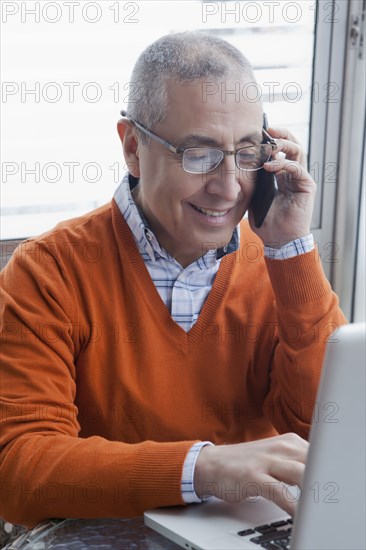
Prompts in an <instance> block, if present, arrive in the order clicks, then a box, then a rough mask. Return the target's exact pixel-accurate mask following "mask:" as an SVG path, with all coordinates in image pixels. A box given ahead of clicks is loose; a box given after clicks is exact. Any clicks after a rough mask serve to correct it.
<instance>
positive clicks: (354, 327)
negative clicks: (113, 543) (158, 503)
mask: <svg viewBox="0 0 366 550" xmlns="http://www.w3.org/2000/svg"><path fill="white" fill-rule="evenodd" d="M365 330H366V325H365V323H355V324H349V325H344V326H342V327H340V328H339V329H338V330H337V331H336V332H335V333H333V335H332V336H331V337H330V338H329V340H328V343H327V349H326V354H325V360H324V367H323V370H322V375H321V381H320V385H319V389H318V394H317V399H316V405H315V408H314V413H313V422H312V428H311V432H310V448H309V454H308V459H307V463H306V468H305V476H304V480H303V485H302V489H301V492H300V489H299V488H298V487H291V488H290V487H285V488H284V490H286V491H288V498H293V499H298V503H297V511H296V517H295V518H294V520H292V518H290V517H289V516H288V514H286V512H284V511H283V510H281V509H280V508H279V507H278V506H277V505H276V504H274V503H273V502H271V501H269V500H265V499H263V498H261V497H252V498H250V499H248V500H246V501H244V502H242V503H240V504H228V503H226V502H222V501H220V500H218V499H216V498H212V499H210V500H209V501H208V502H205V503H202V504H191V505H188V506H182V507H180V506H176V507H172V508H159V509H155V510H149V511H147V512H145V514H144V518H145V524H146V525H147V526H149V527H151V528H152V529H154V530H155V531H158V532H159V533H161V534H162V535H164V536H165V537H167V538H168V539H170V540H172V541H174V542H175V543H177V544H178V545H180V546H181V547H182V548H185V549H186V550H187V549H188V550H232V549H233V550H234V549H237V550H240V549H242V550H243V549H247V550H249V549H251V550H254V549H255V548H257V549H258V550H261V549H262V548H267V549H272V550H276V549H277V550H279V549H281V548H282V549H291V550H350V549H352V550H365V548H366V533H365V518H366V506H365V501H366V498H365V492H366V479H365V470H366V467H365V465H366V456H365V433H366V430H365V428H366V426H365V414H366V411H365V402H366V395H365V394H366V392H365V382H366V380H365V370H366V367H365V340H366V332H365Z"/></svg>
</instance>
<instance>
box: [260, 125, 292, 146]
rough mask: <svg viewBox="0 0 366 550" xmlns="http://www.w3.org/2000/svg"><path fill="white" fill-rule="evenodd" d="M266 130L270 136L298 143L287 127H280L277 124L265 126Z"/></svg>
mask: <svg viewBox="0 0 366 550" xmlns="http://www.w3.org/2000/svg"><path fill="white" fill-rule="evenodd" d="M267 132H268V133H269V135H270V136H272V137H274V138H275V139H280V138H283V139H287V140H289V141H292V142H294V143H297V144H298V145H300V143H299V142H298V140H297V139H296V137H295V136H294V134H293V133H292V132H290V131H289V130H288V129H287V128H280V127H278V126H275V127H272V126H271V127H270V128H267Z"/></svg>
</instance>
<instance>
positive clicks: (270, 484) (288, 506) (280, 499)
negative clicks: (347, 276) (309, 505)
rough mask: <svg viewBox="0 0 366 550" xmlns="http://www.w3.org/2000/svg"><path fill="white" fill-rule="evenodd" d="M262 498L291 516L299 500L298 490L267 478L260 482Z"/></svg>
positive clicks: (269, 477) (274, 479)
mask: <svg viewBox="0 0 366 550" xmlns="http://www.w3.org/2000/svg"><path fill="white" fill-rule="evenodd" d="M262 496H263V497H264V498H266V499H267V500H269V501H271V502H274V503H275V504H277V506H279V507H280V508H282V509H283V510H285V511H286V512H287V513H288V514H290V515H291V516H293V515H294V514H295V510H296V505H297V502H298V500H299V498H300V490H299V489H296V488H292V487H289V486H288V485H286V484H285V483H282V482H280V481H278V479H276V478H273V477H271V476H267V477H266V479H265V480H264V481H263V482H262Z"/></svg>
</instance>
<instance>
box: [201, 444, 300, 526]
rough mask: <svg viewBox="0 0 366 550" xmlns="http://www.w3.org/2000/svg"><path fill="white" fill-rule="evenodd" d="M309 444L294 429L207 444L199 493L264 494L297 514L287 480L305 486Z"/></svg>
mask: <svg viewBox="0 0 366 550" xmlns="http://www.w3.org/2000/svg"><path fill="white" fill-rule="evenodd" d="M308 447H309V444H308V442H307V441H305V440H304V439H302V438H301V437H299V436H298V435H296V434H294V433H287V434H284V435H279V436H276V437H271V438H268V439H260V440H258V441H251V442H249V443H239V444H236V445H218V446H209V445H207V446H205V447H203V448H202V449H201V451H200V454H199V456H198V458H197V462H196V467H195V473H194V488H195V491H196V494H197V495H198V496H199V497H201V498H202V497H207V496H215V497H217V498H220V499H221V500H226V501H227V502H240V501H242V500H245V499H246V498H248V497H253V496H258V495H260V496H262V497H264V498H266V499H268V500H272V501H273V502H275V503H276V504H277V505H278V506H280V507H281V508H283V510H285V511H286V512H288V513H289V514H290V515H294V513H295V508H296V500H297V499H296V498H294V497H293V495H290V493H289V492H288V490H287V488H286V485H284V484H288V485H298V486H301V482H302V478H303V475H304V470H305V461H306V456H307V452H308Z"/></svg>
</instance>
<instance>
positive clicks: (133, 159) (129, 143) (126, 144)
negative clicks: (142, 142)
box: [117, 119, 140, 178]
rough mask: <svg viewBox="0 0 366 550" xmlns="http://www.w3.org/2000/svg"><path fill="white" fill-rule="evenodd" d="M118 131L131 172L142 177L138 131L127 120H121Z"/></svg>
mask: <svg viewBox="0 0 366 550" xmlns="http://www.w3.org/2000/svg"><path fill="white" fill-rule="evenodd" d="M117 131H118V135H119V137H120V140H121V143H122V148H123V155H124V157H125V161H126V164H127V167H128V170H129V172H130V173H131V174H132V175H133V176H135V178H139V177H140V159H139V150H138V149H139V142H138V139H137V136H136V129H135V127H134V125H133V124H132V122H130V121H129V120H126V119H121V120H119V121H118V123H117Z"/></svg>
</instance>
